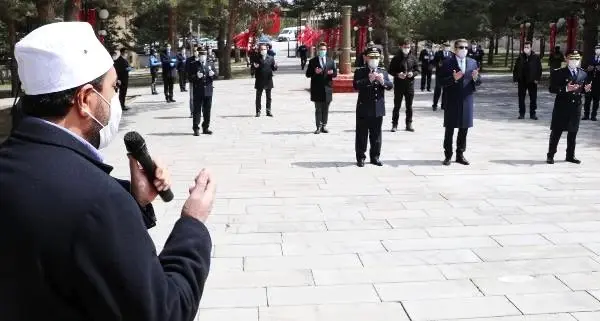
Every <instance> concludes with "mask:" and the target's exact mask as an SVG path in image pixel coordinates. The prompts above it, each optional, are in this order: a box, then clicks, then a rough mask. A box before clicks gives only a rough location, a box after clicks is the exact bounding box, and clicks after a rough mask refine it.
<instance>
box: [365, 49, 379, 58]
mask: <svg viewBox="0 0 600 321" xmlns="http://www.w3.org/2000/svg"><path fill="white" fill-rule="evenodd" d="M365 55H366V56H367V57H369V58H379V57H381V54H380V53H379V49H377V47H369V48H367V52H366V53H365Z"/></svg>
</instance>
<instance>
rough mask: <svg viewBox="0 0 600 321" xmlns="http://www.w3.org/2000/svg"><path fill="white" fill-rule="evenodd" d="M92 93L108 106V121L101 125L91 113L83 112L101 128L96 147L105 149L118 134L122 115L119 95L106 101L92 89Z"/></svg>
mask: <svg viewBox="0 0 600 321" xmlns="http://www.w3.org/2000/svg"><path fill="white" fill-rule="evenodd" d="M93 90H94V92H95V93H96V94H97V95H98V96H100V98H102V100H104V102H105V103H106V104H108V108H109V109H110V111H109V114H110V116H109V119H108V124H106V125H103V124H102V123H101V122H99V121H98V119H96V117H94V116H93V115H92V114H91V113H89V112H88V111H87V110H86V111H85V112H86V113H87V114H88V115H89V116H90V117H92V119H93V120H94V121H95V122H96V123H98V125H100V126H101V127H102V129H100V144H99V145H98V149H103V148H106V147H107V146H108V145H109V144H110V143H111V142H112V140H113V139H114V138H115V136H116V135H117V133H118V132H119V124H120V123H121V116H122V114H123V110H121V102H120V101H119V95H117V94H115V95H114V96H113V98H112V100H111V101H110V103H109V102H108V100H106V98H104V97H103V96H102V95H101V94H100V93H99V92H97V91H96V89H93Z"/></svg>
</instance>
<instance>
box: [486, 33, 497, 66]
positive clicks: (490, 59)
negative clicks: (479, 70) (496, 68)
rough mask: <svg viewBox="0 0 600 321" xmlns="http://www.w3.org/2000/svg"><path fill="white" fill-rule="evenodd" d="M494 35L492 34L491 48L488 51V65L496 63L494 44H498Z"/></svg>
mask: <svg viewBox="0 0 600 321" xmlns="http://www.w3.org/2000/svg"><path fill="white" fill-rule="evenodd" d="M494 38H495V37H494V35H491V36H490V48H489V52H488V65H490V66H491V65H493V64H494V52H495V51H494V47H495V46H494V45H495V44H496V41H495V39H494Z"/></svg>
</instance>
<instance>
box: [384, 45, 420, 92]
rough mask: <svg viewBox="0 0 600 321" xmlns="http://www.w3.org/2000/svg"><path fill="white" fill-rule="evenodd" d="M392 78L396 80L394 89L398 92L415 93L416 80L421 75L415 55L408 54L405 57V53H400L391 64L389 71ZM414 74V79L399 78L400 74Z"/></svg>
mask: <svg viewBox="0 0 600 321" xmlns="http://www.w3.org/2000/svg"><path fill="white" fill-rule="evenodd" d="M388 71H389V73H390V75H391V77H393V78H394V89H395V90H396V91H398V90H406V89H408V90H413V91H414V85H413V83H414V80H415V77H417V76H418V75H419V62H418V61H417V58H416V57H415V56H414V55H411V54H408V56H404V53H402V52H400V53H398V54H397V55H396V56H394V58H393V59H392V61H391V62H390V68H389V69H388ZM401 72H403V73H406V74H408V73H409V72H412V73H413V75H412V77H406V78H404V79H401V78H399V77H398V74H399V73H401Z"/></svg>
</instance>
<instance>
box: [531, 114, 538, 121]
mask: <svg viewBox="0 0 600 321" xmlns="http://www.w3.org/2000/svg"><path fill="white" fill-rule="evenodd" d="M529 119H532V120H538V117H537V116H536V115H531V116H529Z"/></svg>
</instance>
